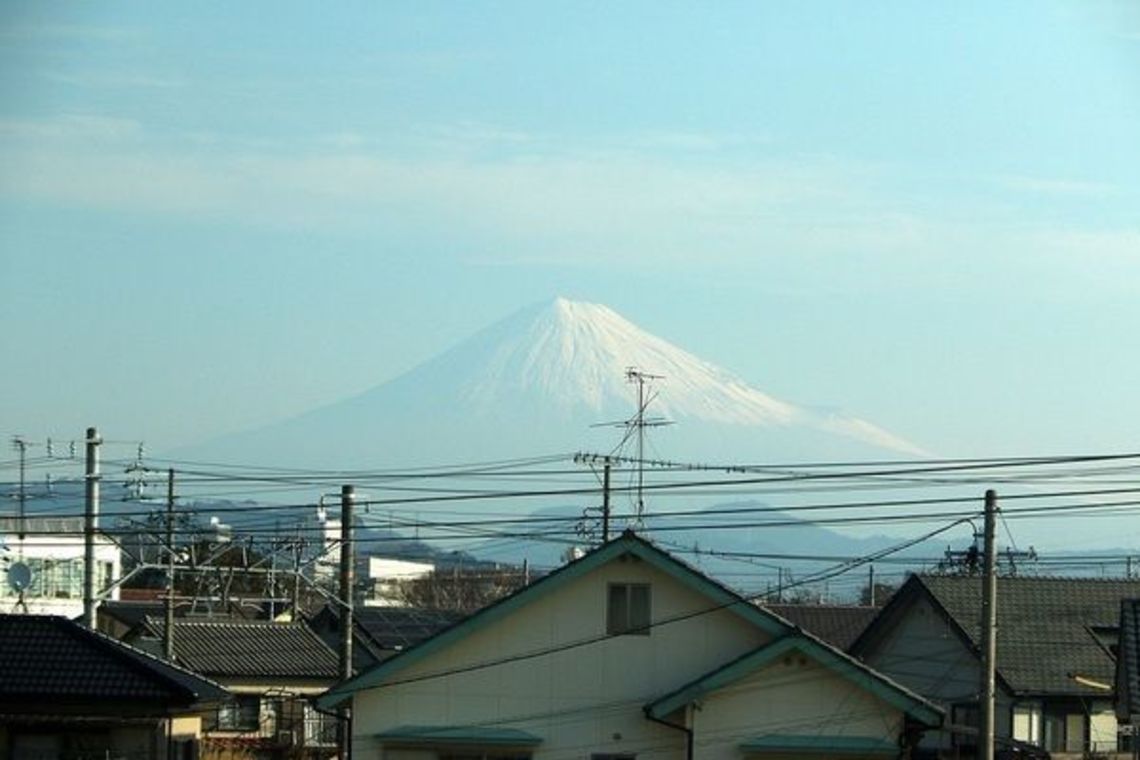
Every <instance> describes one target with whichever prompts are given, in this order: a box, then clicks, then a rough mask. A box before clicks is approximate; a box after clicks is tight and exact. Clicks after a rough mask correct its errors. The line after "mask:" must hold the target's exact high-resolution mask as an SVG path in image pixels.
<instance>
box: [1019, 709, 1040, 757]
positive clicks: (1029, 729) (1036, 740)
mask: <svg viewBox="0 0 1140 760" xmlns="http://www.w3.org/2000/svg"><path fill="white" fill-rule="evenodd" d="M1013 738H1014V739H1016V740H1017V741H1019V742H1027V743H1029V744H1035V745H1037V746H1038V747H1040V746H1041V705H1039V704H1037V703H1033V702H1029V703H1024V704H1020V705H1014V706H1013Z"/></svg>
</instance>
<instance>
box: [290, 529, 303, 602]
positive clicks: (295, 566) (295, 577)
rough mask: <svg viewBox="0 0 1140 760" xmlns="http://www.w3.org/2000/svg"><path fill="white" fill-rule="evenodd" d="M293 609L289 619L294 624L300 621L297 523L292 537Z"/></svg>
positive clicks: (299, 540) (299, 566)
mask: <svg viewBox="0 0 1140 760" xmlns="http://www.w3.org/2000/svg"><path fill="white" fill-rule="evenodd" d="M292 602H293V609H292V611H291V612H290V613H289V619H290V620H292V621H293V622H294V623H296V622H297V621H298V620H300V619H301V617H300V614H301V613H300V610H301V523H300V522H298V523H297V532H296V533H295V534H294V536H293V599H292Z"/></svg>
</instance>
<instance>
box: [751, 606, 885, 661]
mask: <svg viewBox="0 0 1140 760" xmlns="http://www.w3.org/2000/svg"><path fill="white" fill-rule="evenodd" d="M763 606H764V608H765V609H768V610H771V611H772V612H774V613H776V614H777V615H779V616H780V617H782V618H784V619H785V620H787V621H788V622H789V623H791V624H792V625H795V626H797V627H799V628H802V629H803V630H805V631H807V632H808V633H810V634H812V635H813V636H816V637H817V638H820V639H823V640H824V641H826V642H827V643H828V644H831V645H832V646H833V647H835V648H836V649H841V650H843V651H845V652H846V651H847V649H848V648H849V647H850V646H851V645H852V644H853V643H854V642H855V639H857V638H859V634H861V633H862V632H863V630H864V629H865V628H866V627H867V625H868V624H869V623H870V622H871V621H872V620H873V619H874V617H875V615H876V613H878V611H879V610H878V608H877V607H854V606H838V605H827V604H765V605H763Z"/></svg>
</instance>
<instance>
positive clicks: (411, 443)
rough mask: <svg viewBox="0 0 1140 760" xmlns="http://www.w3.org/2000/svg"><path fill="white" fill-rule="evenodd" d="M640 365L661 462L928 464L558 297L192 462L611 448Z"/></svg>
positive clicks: (332, 463) (210, 447)
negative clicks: (869, 459)
mask: <svg viewBox="0 0 1140 760" xmlns="http://www.w3.org/2000/svg"><path fill="white" fill-rule="evenodd" d="M631 367H635V368H637V369H638V370H640V371H642V372H643V373H647V374H652V375H654V376H659V378H660V379H657V380H654V381H653V383H652V393H653V394H654V395H653V401H652V404H651V406H650V407H649V413H650V414H651V415H652V416H654V417H662V418H667V419H668V420H670V421H672V422H674V423H676V424H674V425H671V426H670V427H668V428H665V429H662V430H660V431H654V432H653V434H652V444H653V452H654V454H653V455H654V456H658V457H660V458H671V459H681V458H685V457H689V458H692V457H697V458H699V459H700V461H734V462H743V461H749V462H757V461H765V460H767V461H781V462H787V461H792V460H796V459H798V458H823V457H829V456H848V455H851V454H860V455H864V456H867V455H870V456H875V457H879V458H882V457H885V456H892V455H895V456H897V455H906V456H913V455H921V454H922V453H923V452H922V450H921V449H920V448H919V447H918V446H917V445H915V444H912V443H911V442H909V441H907V440H905V439H904V438H902V437H900V436H898V435H896V434H894V433H891V432H889V431H887V430H885V429H883V428H881V427H879V426H877V425H875V424H873V423H871V422H868V421H866V420H862V419H859V418H858V417H853V416H848V415H844V414H838V413H819V412H814V411H812V410H811V409H809V408H805V407H801V406H797V405H795V404H792V403H789V402H787V401H783V400H780V399H776V398H773V397H772V396H770V395H768V394H766V393H764V392H762V391H760V390H758V389H756V388H754V387H752V386H750V385H749V384H748V383H746V382H745V381H743V380H742V379H740V378H738V377H736V376H734V375H733V374H731V373H730V372H728V371H726V370H724V369H721V368H719V367H716V366H714V365H712V364H710V363H709V362H706V361H703V360H701V359H700V358H698V357H696V356H694V355H693V354H691V353H689V352H688V351H685V350H683V349H681V348H678V347H676V346H674V345H672V344H670V343H669V342H668V341H666V340H663V339H662V338H659V337H657V336H655V335H652V334H650V333H648V332H646V331H644V330H642V329H641V328H639V327H637V326H636V325H634V324H632V323H630V322H629V321H627V320H626V319H624V318H622V317H621V316H620V315H618V314H617V313H615V312H614V311H612V310H611V309H609V308H607V307H605V306H602V305H600V304H593V303H584V302H578V301H570V300H567V299H564V298H558V299H556V300H554V301H552V302H549V303H546V304H542V305H539V306H535V307H531V308H528V309H524V310H522V311H519V312H517V313H515V314H514V315H512V316H510V317H507V318H506V319H504V320H502V321H501V322H498V323H496V324H494V325H492V326H490V327H488V328H486V329H484V330H482V331H480V332H479V333H477V334H475V335H474V336H472V337H471V338H469V339H467V340H466V341H464V342H462V343H460V344H459V345H457V346H455V347H453V348H452V349H450V350H448V351H446V352H444V353H443V354H440V355H439V356H437V357H436V358H434V359H432V360H429V361H428V362H425V363H424V364H422V365H420V366H419V367H416V368H414V369H412V370H411V371H409V372H408V373H406V374H405V375H403V376H401V377H398V378H396V379H394V380H392V381H390V382H387V383H384V384H382V385H379V386H377V387H375V388H373V389H371V390H369V391H366V392H365V393H363V394H360V395H359V396H356V397H354V398H351V399H348V400H345V401H341V402H338V403H335V404H332V405H329V406H326V407H322V408H319V409H316V410H313V411H311V412H308V413H305V414H303V415H300V416H298V417H295V418H293V419H290V420H286V421H283V422H281V423H277V424H274V425H271V426H269V427H266V428H263V429H260V430H255V431H250V432H247V433H242V434H239V435H235V436H229V437H227V438H225V439H221V440H218V441H214V442H212V443H210V444H206V445H204V446H201V447H195V450H193V451H192V452H183V454H184V455H185V454H186V453H191V454H193V455H194V456H195V457H196V458H203V459H205V458H209V459H220V460H221V461H234V462H258V463H262V462H264V463H270V462H272V463H276V464H296V465H303V466H308V467H329V468H334V467H343V468H356V467H370V468H378V467H387V466H391V465H403V466H406V465H410V464H425V465H438V464H448V463H457V462H466V461H485V460H488V459H495V458H505V457H514V456H530V455H540V454H549V453H555V452H572V451H579V450H589V451H609V450H611V449H612V448H613V447H614V445H615V444H616V443H617V441H618V439H619V438H620V436H621V434H622V431H621V430H615V429H614V428H613V427H604V426H603V427H598V423H605V422H613V421H621V420H627V419H629V418H630V417H631V416H632V415H633V414H634V412H635V410H636V407H637V387H636V386H635V385H634V384H631V383H630V381H629V379H628V378H627V370H628V369H629V368H631Z"/></svg>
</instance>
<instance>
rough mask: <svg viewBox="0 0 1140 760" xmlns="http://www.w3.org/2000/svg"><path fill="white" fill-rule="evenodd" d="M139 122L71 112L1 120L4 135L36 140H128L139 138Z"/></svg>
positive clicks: (1, 132)
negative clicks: (39, 117) (37, 117)
mask: <svg viewBox="0 0 1140 760" xmlns="http://www.w3.org/2000/svg"><path fill="white" fill-rule="evenodd" d="M141 134H142V129H141V126H140V124H139V123H138V122H137V121H134V120H132V119H122V118H116V117H109V116H100V115H90V114H68V115H64V116H59V117H56V118H53V119H0V137H6V138H17V139H26V140H34V141H45V140H46V141H56V140H89V139H124V138H128V137H137V136H140V135H141Z"/></svg>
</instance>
